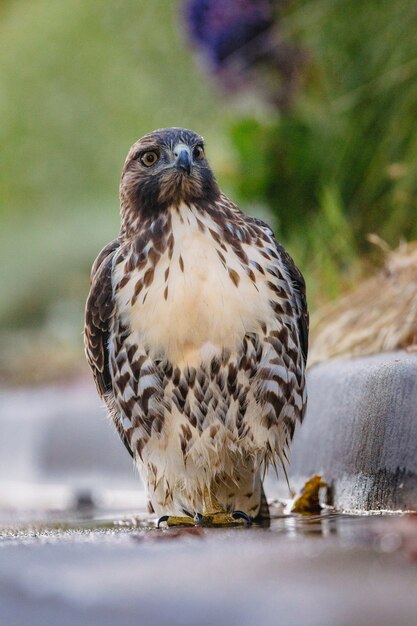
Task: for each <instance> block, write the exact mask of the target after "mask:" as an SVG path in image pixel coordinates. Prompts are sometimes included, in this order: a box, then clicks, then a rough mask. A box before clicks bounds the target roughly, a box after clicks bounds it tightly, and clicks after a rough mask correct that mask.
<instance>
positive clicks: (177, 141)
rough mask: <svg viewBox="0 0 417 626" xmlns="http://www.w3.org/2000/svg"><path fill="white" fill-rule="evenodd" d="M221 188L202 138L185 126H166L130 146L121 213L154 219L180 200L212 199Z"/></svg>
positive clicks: (131, 218)
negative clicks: (206, 153) (208, 160)
mask: <svg viewBox="0 0 417 626" xmlns="http://www.w3.org/2000/svg"><path fill="white" fill-rule="evenodd" d="M219 193H220V192H219V188H218V186H217V183H216V179H215V178H214V175H213V172H212V171H211V169H210V166H209V164H208V162H207V159H206V155H205V151H204V141H203V138H202V137H200V136H199V135H197V134H196V133H194V132H193V131H191V130H186V129H184V128H163V129H159V130H155V131H153V132H152V133H149V134H148V135H145V136H144V137H142V139H139V141H137V142H136V143H134V144H133V146H132V147H131V148H130V150H129V153H128V155H127V158H126V161H125V164H124V167H123V171H122V177H121V181H120V200H121V209H122V216H123V213H129V217H130V220H133V219H134V218H135V217H136V218H138V219H147V218H148V219H149V218H150V219H153V218H155V217H157V216H158V214H159V213H160V212H161V211H164V210H166V209H168V208H169V207H170V206H179V205H180V204H181V203H185V204H188V205H190V204H195V203H199V202H205V201H213V200H215V199H216V198H217V197H218V196H219Z"/></svg>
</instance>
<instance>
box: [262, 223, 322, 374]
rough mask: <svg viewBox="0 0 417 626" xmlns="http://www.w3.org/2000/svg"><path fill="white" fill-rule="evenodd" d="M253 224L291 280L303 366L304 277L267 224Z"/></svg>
mask: <svg viewBox="0 0 417 626" xmlns="http://www.w3.org/2000/svg"><path fill="white" fill-rule="evenodd" d="M252 220H253V222H255V223H256V224H257V225H258V226H260V227H261V228H262V229H263V230H266V232H267V233H268V235H269V236H270V237H271V239H272V241H273V242H274V244H275V247H276V249H277V251H278V253H279V255H280V257H281V259H282V262H283V263H284V265H285V268H286V269H287V272H288V275H289V278H290V280H291V285H292V288H293V294H292V295H293V298H292V302H291V304H292V306H293V309H294V314H295V316H296V319H297V331H298V338H299V342H300V347H301V351H302V354H303V359H304V365H305V364H306V362H307V355H308V331H309V319H310V317H309V313H308V308H307V298H306V284H305V280H304V277H303V275H302V273H301V272H300V270H299V269H298V267H297V266H296V264H295V263H294V261H293V259H292V257H291V256H290V255H289V254H288V252H287V251H286V250H285V248H284V247H283V246H282V245H281V244H280V243H278V241H277V240H276V239H275V235H274V233H273V231H272V230H271V228H270V227H269V226H268V224H265V222H263V221H262V220H259V219H256V218H252Z"/></svg>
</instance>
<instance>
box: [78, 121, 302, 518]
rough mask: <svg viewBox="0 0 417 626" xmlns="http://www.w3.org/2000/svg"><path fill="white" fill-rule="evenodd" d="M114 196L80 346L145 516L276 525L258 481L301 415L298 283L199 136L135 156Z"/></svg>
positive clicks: (138, 146) (172, 136)
mask: <svg viewBox="0 0 417 626" xmlns="http://www.w3.org/2000/svg"><path fill="white" fill-rule="evenodd" d="M254 149H256V146H254ZM119 191H120V216H121V226H120V232H119V235H118V237H117V239H115V240H114V241H112V242H111V243H109V244H108V245H106V246H105V247H104V248H103V250H102V251H101V252H100V254H99V255H98V257H97V259H96V261H95V262H94V264H93V267H92V271H91V286H90V291H89V294H88V298H87V303H86V311H85V329H84V343H85V352H86V356H87V360H88V363H89V365H90V367H91V369H92V372H93V376H94V379H95V383H96V386H97V390H98V393H99V395H100V397H101V398H102V399H103V400H104V402H105V405H106V406H107V409H108V412H109V415H110V416H111V418H112V420H113V422H114V425H115V427H116V429H117V432H118V433H119V435H120V437H121V439H122V441H123V443H124V445H125V446H126V448H127V450H128V452H129V453H130V455H131V456H132V457H133V460H134V464H135V466H136V468H137V469H138V470H139V474H140V476H141V477H142V479H143V483H144V485H145V489H146V493H147V499H148V508H149V511H150V513H153V514H155V515H157V516H158V526H159V525H160V524H163V525H164V526H165V525H168V526H175V525H179V524H190V525H192V524H194V525H203V526H204V525H207V526H216V525H222V526H227V525H238V524H248V525H249V524H251V523H252V522H259V523H263V522H267V521H268V519H269V507H268V502H267V499H266V496H265V491H264V487H263V481H264V477H265V473H266V471H267V469H268V468H270V467H275V469H277V468H278V467H282V468H284V471H285V465H286V463H287V460H288V453H289V448H290V444H291V440H292V438H293V434H294V429H295V426H296V423H297V422H301V421H302V419H303V415H304V412H305V408H306V402H307V395H306V385H305V367H306V359H307V351H308V326H309V316H308V308H307V302H306V286H305V281H304V278H303V276H302V274H301V272H300V270H299V269H298V268H297V267H296V265H295V263H294V261H293V260H292V258H291V256H290V255H289V253H288V252H287V251H286V250H285V249H284V247H283V246H282V245H281V244H280V243H278V241H277V240H276V238H275V236H274V233H273V231H272V229H271V228H270V227H269V226H268V225H267V224H266V223H264V222H263V221H261V220H260V219H258V218H255V217H250V216H248V215H246V214H245V213H244V212H242V211H241V210H240V209H239V208H238V206H237V205H236V204H234V203H233V202H232V201H231V200H229V199H228V197H227V196H226V195H225V194H224V193H222V192H221V190H220V188H219V185H218V183H217V181H216V178H215V176H214V174H213V171H212V169H211V167H210V165H209V163H208V160H207V157H206V152H205V143H204V140H203V138H202V137H201V136H200V135H198V134H197V133H195V132H194V131H191V130H187V129H183V128H162V129H158V130H155V131H153V132H151V133H149V134H147V135H145V136H144V137H142V138H141V139H139V140H138V141H137V142H135V143H134V144H133V146H132V147H131V149H130V150H129V152H128V155H127V158H126V161H125V163H124V166H123V169H122V174H121V179H120V188H119ZM164 522H165V523H164Z"/></svg>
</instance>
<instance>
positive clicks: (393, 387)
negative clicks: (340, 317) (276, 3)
mask: <svg viewBox="0 0 417 626" xmlns="http://www.w3.org/2000/svg"><path fill="white" fill-rule="evenodd" d="M308 390H309V401H308V409H307V414H306V417H305V420H304V423H303V425H302V427H301V428H298V430H297V431H296V434H295V437H294V444H293V447H292V450H291V466H290V475H291V476H292V477H293V480H294V482H295V483H299V482H301V481H302V480H303V479H304V478H305V477H307V476H310V475H311V474H314V473H320V474H322V475H323V477H324V478H325V480H326V481H327V482H328V483H329V484H330V486H331V496H332V502H333V504H334V506H335V507H336V508H337V509H343V510H353V511H371V510H387V511H394V510H417V357H416V356H415V355H412V354H407V353H405V352H396V353H388V354H379V355H375V356H371V357H366V358H360V359H351V360H349V361H329V362H326V363H322V364H320V365H317V366H315V367H314V368H312V370H311V371H310V372H309V375H308Z"/></svg>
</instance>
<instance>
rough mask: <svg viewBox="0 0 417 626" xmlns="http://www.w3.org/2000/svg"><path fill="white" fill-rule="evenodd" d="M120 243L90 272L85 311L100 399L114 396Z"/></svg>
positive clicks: (103, 254)
mask: <svg viewBox="0 0 417 626" xmlns="http://www.w3.org/2000/svg"><path fill="white" fill-rule="evenodd" d="M119 245H120V244H119V242H118V241H117V240H116V241H112V242H111V243H109V244H108V245H107V246H106V247H105V248H103V250H102V251H101V252H100V254H99V255H98V257H97V259H96V261H95V263H94V265H93V269H92V270H91V287H90V293H89V294H88V298H87V304H86V309H85V327H84V345H85V353H86V356H87V360H88V363H89V365H90V367H91V370H92V372H93V376H94V380H95V382H96V385H97V390H98V392H99V394H100V396H101V397H102V398H103V399H105V395H106V394H108V393H109V392H111V378H110V371H109V361H108V351H107V341H108V338H109V332H110V323H111V317H112V315H113V290H112V284H111V270H112V262H113V256H114V253H115V251H116V250H117V248H118V247H119Z"/></svg>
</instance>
